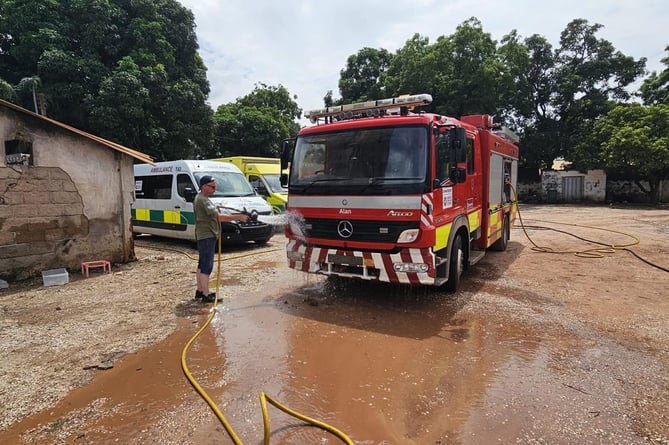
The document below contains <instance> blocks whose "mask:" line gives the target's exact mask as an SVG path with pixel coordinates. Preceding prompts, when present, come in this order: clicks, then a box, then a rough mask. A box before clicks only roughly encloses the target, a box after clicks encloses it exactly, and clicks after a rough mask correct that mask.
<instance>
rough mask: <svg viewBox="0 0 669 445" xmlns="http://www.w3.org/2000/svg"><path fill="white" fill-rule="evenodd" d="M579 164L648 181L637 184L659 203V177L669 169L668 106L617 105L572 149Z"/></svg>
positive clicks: (654, 201) (652, 200)
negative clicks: (632, 174) (614, 171)
mask: <svg viewBox="0 0 669 445" xmlns="http://www.w3.org/2000/svg"><path fill="white" fill-rule="evenodd" d="M574 154H575V157H574V158H575V159H576V161H577V163H578V165H579V166H581V167H585V168H594V167H599V168H605V169H608V170H618V171H621V170H622V171H627V172H632V173H635V174H636V175H638V176H639V177H640V178H641V179H645V180H646V181H647V182H648V188H646V187H645V186H644V184H643V183H641V182H640V181H636V183H637V185H638V186H639V188H640V189H641V190H643V191H644V192H645V193H646V194H647V195H648V197H649V199H650V201H651V202H652V203H655V204H656V203H658V202H659V185H660V180H661V179H662V178H663V176H665V173H666V172H667V171H669V105H665V104H660V105H652V106H649V107H645V106H643V105H641V104H636V103H633V104H623V105H618V106H616V107H615V108H613V109H612V110H611V111H609V112H608V113H607V114H606V116H603V117H602V118H601V119H598V120H597V122H596V123H595V124H594V125H593V131H592V133H591V135H590V136H589V137H588V138H587V139H586V141H584V143H582V144H579V146H578V147H577V150H576V151H575V153H574Z"/></svg>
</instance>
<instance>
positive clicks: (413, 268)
mask: <svg viewBox="0 0 669 445" xmlns="http://www.w3.org/2000/svg"><path fill="white" fill-rule="evenodd" d="M429 268H430V267H429V266H428V265H427V264H425V263H393V270H394V271H395V272H415V273H425V272H427V270H428V269H429Z"/></svg>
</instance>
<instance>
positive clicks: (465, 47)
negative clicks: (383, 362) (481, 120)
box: [425, 17, 504, 117]
mask: <svg viewBox="0 0 669 445" xmlns="http://www.w3.org/2000/svg"><path fill="white" fill-rule="evenodd" d="M496 45H497V42H496V41H495V40H493V39H492V37H491V36H490V34H489V33H486V32H484V31H483V27H482V25H481V22H480V21H479V20H478V19H476V18H475V17H472V18H470V19H468V20H466V21H465V22H463V23H462V24H460V25H458V27H457V28H456V30H455V33H453V34H452V35H451V36H448V37H445V38H440V39H438V40H437V43H436V44H435V45H434V48H433V51H431V52H430V54H429V55H428V59H427V60H426V61H425V64H426V65H427V66H428V67H429V68H428V73H437V75H436V76H435V78H436V82H435V83H436V85H435V87H436V89H435V93H434V95H435V103H434V108H435V110H436V111H437V112H439V113H442V114H446V115H450V116H455V117H460V116H464V115H469V114H492V115H494V114H498V113H499V112H500V111H501V108H502V107H501V106H500V104H501V102H500V96H501V95H502V87H503V82H502V79H503V74H504V66H503V65H502V63H501V62H500V60H499V58H498V57H497V47H496Z"/></svg>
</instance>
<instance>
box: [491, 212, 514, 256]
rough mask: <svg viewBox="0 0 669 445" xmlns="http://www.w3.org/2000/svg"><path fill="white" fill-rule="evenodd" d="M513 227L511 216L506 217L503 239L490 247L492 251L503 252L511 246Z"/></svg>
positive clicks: (503, 226) (503, 223) (503, 224)
mask: <svg viewBox="0 0 669 445" xmlns="http://www.w3.org/2000/svg"><path fill="white" fill-rule="evenodd" d="M510 232H511V227H510V225H509V216H508V215H506V216H505V217H504V221H502V237H501V238H500V239H498V240H497V241H495V242H494V243H493V244H492V246H490V250H495V251H498V252H503V251H505V250H506V247H507V246H508V245H509V237H510V235H511V233H510Z"/></svg>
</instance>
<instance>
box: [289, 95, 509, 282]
mask: <svg viewBox="0 0 669 445" xmlns="http://www.w3.org/2000/svg"><path fill="white" fill-rule="evenodd" d="M431 102H432V96H430V95H429V94H417V95H410V96H401V97H395V98H389V99H383V100H373V101H368V102H361V103H354V104H348V105H341V106H335V107H328V108H325V109H321V110H314V111H311V112H308V113H307V114H306V117H307V118H309V119H310V120H311V122H312V123H314V125H312V126H310V127H306V128H303V129H302V130H301V131H300V132H299V134H298V136H297V139H292V140H289V141H284V144H283V151H282V156H281V162H282V169H283V168H287V167H290V170H289V173H288V175H287V176H284V177H283V180H284V182H287V183H288V204H287V209H288V215H287V224H286V226H285V227H286V229H285V231H286V237H287V239H288V243H287V246H286V250H287V257H288V263H289V266H290V267H291V268H293V269H297V270H301V271H304V272H308V273H319V274H326V275H336V276H340V277H350V278H358V279H363V280H378V281H384V282H389V283H406V284H413V285H432V286H441V285H445V286H446V288H447V290H449V291H455V290H457V288H458V286H459V283H460V279H461V275H462V273H463V271H464V270H466V269H467V268H468V267H469V266H471V265H473V264H475V263H476V262H477V261H479V260H480V259H481V258H482V257H483V256H484V254H485V252H486V250H505V249H506V247H507V244H508V242H509V234H510V228H511V226H512V224H513V222H514V219H515V215H516V209H517V202H516V198H515V196H514V194H513V193H512V190H513V189H514V188H515V186H516V180H517V172H518V147H517V146H516V143H517V142H518V138H517V136H516V135H515V134H514V133H513V132H511V131H509V130H508V129H506V128H503V127H500V126H497V125H495V124H493V120H492V118H491V117H490V116H488V115H475V116H462V117H461V118H460V119H454V118H452V117H447V116H441V115H438V114H432V113H424V112H419V111H417V110H418V108H419V107H421V106H425V105H428V104H430V103H431Z"/></svg>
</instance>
